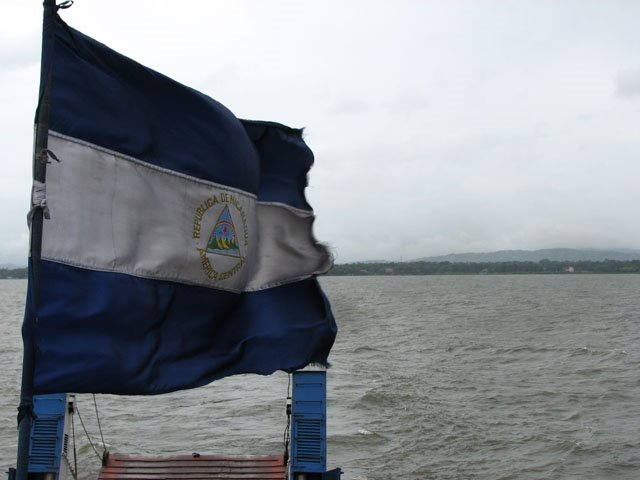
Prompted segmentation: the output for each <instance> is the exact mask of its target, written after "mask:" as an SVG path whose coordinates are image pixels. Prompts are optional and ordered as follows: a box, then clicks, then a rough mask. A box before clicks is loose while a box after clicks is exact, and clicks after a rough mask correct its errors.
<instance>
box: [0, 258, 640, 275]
mask: <svg viewBox="0 0 640 480" xmlns="http://www.w3.org/2000/svg"><path fill="white" fill-rule="evenodd" d="M518 273H540V274H545V273H547V274H576V273H640V260H627V261H621V260H604V261H591V260H581V261H578V262H558V261H552V260H541V261H539V262H478V263H475V262H473V263H472V262H425V261H420V262H368V263H343V264H336V265H334V266H333V268H332V269H331V271H330V272H329V273H328V274H327V275H491V274H518ZM25 278H27V268H26V267H25V268H0V279H25Z"/></svg>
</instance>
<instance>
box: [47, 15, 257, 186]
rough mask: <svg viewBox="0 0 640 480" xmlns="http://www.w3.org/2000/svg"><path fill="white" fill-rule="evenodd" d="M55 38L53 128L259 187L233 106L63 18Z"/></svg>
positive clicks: (153, 159)
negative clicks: (231, 108)
mask: <svg viewBox="0 0 640 480" xmlns="http://www.w3.org/2000/svg"><path fill="white" fill-rule="evenodd" d="M55 38H56V44H55V47H54V55H53V60H52V64H53V90H52V97H51V120H50V122H51V123H50V129H51V130H54V131H56V132H59V133H62V134H64V135H68V136H70V137H74V138H78V139H80V140H84V141H87V142H90V143H93V144H96V145H99V146H101V147H104V148H107V149H109V150H115V151H118V152H120V153H123V154H125V155H129V156H132V157H134V158H137V159H139V160H142V161H145V162H148V163H151V164H153V165H157V166H159V167H163V168H167V169H170V170H174V171H177V172H180V173H184V174H187V175H191V176H194V177H197V178H201V179H204V180H209V181H212V182H216V183H221V184H223V185H228V186H230V187H234V188H239V189H241V190H244V191H246V192H249V193H253V194H257V192H258V188H259V184H260V166H259V159H258V156H257V155H256V152H255V149H254V147H253V145H252V143H251V142H250V141H249V139H248V137H247V134H246V132H245V130H244V128H243V127H242V124H241V123H240V121H239V120H238V119H236V117H235V116H234V115H233V114H232V113H231V112H230V111H229V110H228V109H227V108H226V107H224V106H223V105H221V104H220V103H218V102H216V101H215V100H213V99H211V98H209V97H207V96H206V95H203V94H202V93H200V92H197V91H196V90H193V89H192V88H189V87H186V86H184V85H181V84H180V83H178V82H176V81H174V80H172V79H170V78H169V77H166V76H164V75H162V74H160V73H158V72H155V71H153V70H151V69H149V68H146V67H144V66H143V65H140V64H139V63H137V62H135V61H133V60H131V59H129V58H127V57H125V56H123V55H121V54H119V53H118V52H115V51H113V50H111V49H110V48H108V47H106V46H105V45H103V44H101V43H99V42H97V41H95V40H93V39H92V38H89V37H87V36H86V35H84V34H82V33H80V32H78V31H77V30H74V29H72V28H71V27H68V26H66V25H65V24H64V23H63V22H62V20H60V19H58V21H57V25H56V35H55Z"/></svg>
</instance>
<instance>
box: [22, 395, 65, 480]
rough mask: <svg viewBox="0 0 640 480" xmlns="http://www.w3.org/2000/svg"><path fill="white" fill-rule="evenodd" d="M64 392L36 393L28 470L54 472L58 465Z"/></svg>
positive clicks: (62, 429)
mask: <svg viewBox="0 0 640 480" xmlns="http://www.w3.org/2000/svg"><path fill="white" fill-rule="evenodd" d="M66 407H67V395H66V394H64V393H62V394H52V395H35V396H34V397H33V413H34V415H35V420H34V421H33V426H32V428H31V444H30V447H29V472H30V473H31V472H33V473H48V472H51V473H55V474H56V475H57V474H58V472H59V469H60V458H61V454H62V446H63V445H62V443H63V435H64V418H65V412H66Z"/></svg>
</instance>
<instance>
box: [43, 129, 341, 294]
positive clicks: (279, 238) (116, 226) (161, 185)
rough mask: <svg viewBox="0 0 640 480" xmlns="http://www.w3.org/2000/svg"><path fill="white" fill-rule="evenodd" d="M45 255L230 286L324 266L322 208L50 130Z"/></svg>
mask: <svg viewBox="0 0 640 480" xmlns="http://www.w3.org/2000/svg"><path fill="white" fill-rule="evenodd" d="M49 148H50V149H51V150H52V151H53V152H55V154H56V156H57V157H58V158H59V159H60V163H55V164H52V165H51V166H50V168H48V169H47V182H46V188H47V190H46V192H47V203H48V205H49V209H50V212H51V219H50V220H46V221H45V224H44V236H43V246H42V257H43V258H44V259H47V260H51V261H55V262H59V263H64V264H69V265H74V266H78V267H82V268H87V269H91V270H99V271H107V272H118V273H124V274H129V275H134V276H139V277H143V278H151V279H158V280H170V281H176V282H180V283H186V284H193V285H200V286H205V287H211V288H217V289H222V290H228V291H246V290H260V289H264V288H268V287H271V286H276V285H279V284H283V283H289V282H292V281H295V280H299V279H303V278H306V277H309V276H310V275H312V274H317V273H324V272H326V271H327V270H328V269H329V268H330V266H331V259H330V255H329V254H328V252H327V251H326V249H325V248H324V247H322V246H321V245H318V244H317V243H316V242H315V241H314V239H313V234H312V223H313V214H312V212H305V211H301V210H299V209H294V208H291V207H288V206H286V205H282V204H273V203H264V204H261V203H259V202H256V198H255V195H251V194H248V193H246V192H243V191H239V190H236V189H232V188H228V187H226V186H223V185H218V184H214V183H211V182H208V181H204V180H201V179H198V178H194V177H190V176H188V175H184V174H180V173H177V172H174V171H171V170H166V169H162V168H159V167H155V166H153V165H150V164H148V163H145V162H141V161H139V160H136V159H134V158H131V157H127V156H125V155H121V154H119V153H117V152H113V151H109V150H107V149H104V148H101V147H97V146H95V145H91V144H88V143H86V142H82V141H79V140H76V139H73V138H69V137H66V136H63V135H60V134H57V133H55V132H50V136H49Z"/></svg>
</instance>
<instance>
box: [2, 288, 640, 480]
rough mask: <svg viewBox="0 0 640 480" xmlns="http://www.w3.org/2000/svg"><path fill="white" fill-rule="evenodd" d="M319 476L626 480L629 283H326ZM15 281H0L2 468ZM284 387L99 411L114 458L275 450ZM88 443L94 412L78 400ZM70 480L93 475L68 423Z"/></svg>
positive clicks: (635, 457) (11, 449)
mask: <svg viewBox="0 0 640 480" xmlns="http://www.w3.org/2000/svg"><path fill="white" fill-rule="evenodd" d="M322 284H323V286H324V288H325V291H326V292H327V294H328V296H329V298H330V299H331V301H332V304H333V309H334V312H335V315H336V318H337V321H338V325H339V328H340V332H339V335H338V340H337V342H336V345H335V347H334V349H333V351H332V356H331V361H332V363H333V368H331V369H330V370H329V392H328V402H329V407H328V409H329V423H328V430H329V465H330V466H341V467H342V468H343V469H344V471H345V475H344V476H343V478H345V479H347V480H356V479H358V480H365V479H367V480H374V479H375V480H383V479H385V480H386V479H388V478H403V479H416V480H423V479H492V480H494V479H565V478H580V479H637V478H640V295H639V294H640V275H626V276H625V275H591V276H590V275H557V276H555V275H539V276H536V275H519V276H516V275H512V276H423V277H327V278H323V279H322ZM25 287H26V282H24V281H19V280H0V319H1V320H0V334H1V335H0V341H1V342H2V345H1V348H0V368H1V369H2V375H3V376H4V378H3V385H4V389H3V394H2V395H1V399H0V400H1V404H0V408H1V414H0V428H1V433H0V466H2V467H3V468H5V469H6V467H8V466H9V465H13V464H14V463H15V442H16V430H15V412H16V410H15V408H16V405H17V403H18V389H19V383H20V362H21V355H22V353H21V352H22V345H21V340H20V325H21V321H22V311H23V299H24V290H25ZM286 392H287V375H285V374H276V375H273V376H271V377H258V376H239V377H233V378H229V379H224V380H222V381H219V382H215V383H213V384H211V385H209V386H207V387H204V388H201V389H196V390H191V391H186V392H178V393H173V394H169V395H162V396H159V397H151V398H147V397H144V398H140V397H115V396H105V395H101V396H98V397H97V401H98V406H99V409H100V420H101V423H102V429H103V432H104V437H105V442H106V443H107V444H108V445H109V448H110V449H111V450H112V451H119V452H126V453H176V452H182V453H191V452H195V451H197V452H201V453H217V454H222V453H230V454H238V453H247V454H260V453H262V454H265V453H280V452H281V451H282V435H283V430H284V427H285V420H286V417H285V413H284V403H285V397H286ZM78 406H79V409H80V413H81V414H82V417H83V420H84V422H85V424H86V427H87V430H88V431H89V433H90V434H91V435H92V438H93V439H94V441H97V442H99V441H100V435H99V433H98V430H97V425H96V420H95V412H94V407H93V399H92V398H91V396H87V395H82V396H79V399H78ZM76 432H77V434H78V435H77V436H78V438H77V442H78V448H79V452H80V477H81V478H91V477H92V476H93V475H94V474H95V472H96V471H97V470H98V468H99V462H98V459H97V458H96V456H95V454H94V453H93V451H92V450H91V448H90V446H89V445H88V442H87V441H86V439H85V437H84V434H83V433H82V430H81V428H80V425H79V422H78V421H77V420H76Z"/></svg>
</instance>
